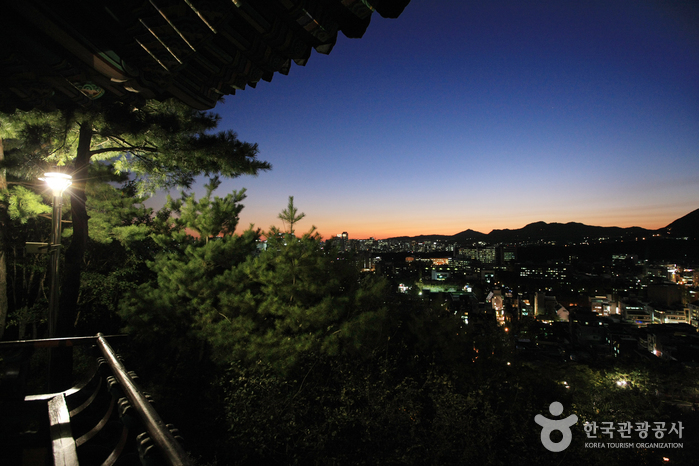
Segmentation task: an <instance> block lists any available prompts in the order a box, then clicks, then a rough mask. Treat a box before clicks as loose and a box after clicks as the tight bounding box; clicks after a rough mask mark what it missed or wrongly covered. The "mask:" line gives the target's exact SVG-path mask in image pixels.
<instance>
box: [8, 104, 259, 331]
mask: <svg viewBox="0 0 699 466" xmlns="http://www.w3.org/2000/svg"><path fill="white" fill-rule="evenodd" d="M219 120H220V117H219V116H218V115H215V114H213V113H206V112H200V111H195V110H192V109H190V108H189V107H186V106H185V105H184V104H182V103H179V102H176V101H167V102H157V101H148V102H147V103H145V104H144V105H143V106H141V107H133V106H130V105H127V104H122V103H116V104H112V105H110V106H108V107H105V108H99V107H95V108H91V109H73V110H71V111H63V112H60V113H50V114H42V113H40V112H36V111H33V112H28V113H23V112H17V113H15V114H14V115H5V116H2V117H1V118H0V128H2V131H0V137H1V136H3V134H4V133H10V130H11V132H12V135H13V136H14V137H17V138H18V139H20V140H21V141H23V143H24V146H25V148H24V154H25V157H24V158H22V159H20V160H22V163H23V164H24V165H27V161H33V162H36V161H37V159H39V160H40V161H41V162H42V163H43V165H44V168H46V167H48V166H50V165H67V166H68V167H69V171H70V173H71V174H72V175H73V185H72V186H71V209H70V210H71V219H72V225H73V234H72V238H71V242H70V245H69V247H68V248H67V249H66V252H65V273H64V280H63V286H62V294H61V300H60V309H61V310H60V314H59V319H58V320H59V322H58V326H57V329H58V330H57V331H58V334H59V335H69V334H71V333H72V326H73V323H74V322H75V317H76V315H75V312H76V303H77V300H78V296H79V290H80V274H81V270H82V263H83V257H84V255H85V247H86V244H87V238H88V217H87V212H86V207H85V203H86V195H85V183H86V181H87V179H88V167H89V165H90V163H91V162H92V161H96V160H103V159H109V160H110V161H111V162H112V163H113V164H114V167H115V169H116V170H117V172H129V173H131V174H132V175H133V176H134V180H133V184H134V186H135V187H136V190H137V192H138V193H145V192H151V191H153V190H154V189H155V188H157V187H166V188H168V187H174V186H183V187H189V186H191V184H192V182H193V180H194V178H195V177H196V176H199V175H221V176H225V177H237V176H239V175H241V174H256V173H258V172H259V171H260V170H267V169H269V168H270V165H269V164H268V163H266V162H262V161H259V160H257V158H256V157H257V154H258V148H257V145H256V144H249V143H245V142H241V141H239V140H238V139H237V136H236V135H235V133H233V132H231V131H223V132H218V133H212V131H213V130H214V129H215V128H216V126H217V125H218V123H219ZM5 137H7V136H5Z"/></svg>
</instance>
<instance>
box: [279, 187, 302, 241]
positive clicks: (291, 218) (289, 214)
mask: <svg viewBox="0 0 699 466" xmlns="http://www.w3.org/2000/svg"><path fill="white" fill-rule="evenodd" d="M296 212H298V209H296V207H294V196H289V205H288V206H287V207H286V209H284V210H282V211H281V212H280V213H279V215H278V216H277V218H279V219H280V220H281V221H282V223H283V224H284V225H286V224H287V223H288V224H289V231H288V232H287V233H289V234H290V235H293V234H294V223H296V222H298V221H299V220H301V219H302V218H304V217H305V216H306V214H304V213H303V212H301V213H300V214H298V215H296Z"/></svg>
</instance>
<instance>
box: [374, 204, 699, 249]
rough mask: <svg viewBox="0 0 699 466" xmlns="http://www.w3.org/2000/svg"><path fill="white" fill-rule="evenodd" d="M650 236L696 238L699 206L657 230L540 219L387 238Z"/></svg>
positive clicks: (502, 240)
mask: <svg viewBox="0 0 699 466" xmlns="http://www.w3.org/2000/svg"><path fill="white" fill-rule="evenodd" d="M653 235H661V236H668V237H674V238H684V237H687V238H693V239H696V238H698V237H699V209H696V210H694V211H692V212H690V213H688V214H687V215H685V216H683V217H680V218H678V219H677V220H675V221H673V222H671V223H670V224H668V225H667V226H666V227H663V228H659V229H657V230H649V229H646V228H641V227H637V226H633V227H627V228H622V227H600V226H594V225H586V224H584V223H580V222H568V223H558V222H553V223H546V222H543V221H538V222H533V223H529V224H527V225H525V226H524V227H522V228H517V229H509V228H506V229H496V230H492V231H491V232H490V233H481V232H479V231H475V230H471V229H467V230H464V231H461V232H459V233H456V234H454V235H418V236H397V237H393V238H387V239H389V240H397V241H419V242H424V241H447V242H448V241H453V242H461V243H463V242H468V241H485V242H489V243H513V242H521V241H528V240H532V241H535V240H550V241H576V240H578V241H579V240H584V239H586V238H624V237H637V238H640V237H648V236H653Z"/></svg>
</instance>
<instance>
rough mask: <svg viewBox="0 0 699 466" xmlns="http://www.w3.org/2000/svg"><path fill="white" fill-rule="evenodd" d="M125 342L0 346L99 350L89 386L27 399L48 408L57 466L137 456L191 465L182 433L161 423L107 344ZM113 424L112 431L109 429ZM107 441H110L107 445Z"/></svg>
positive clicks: (95, 339) (94, 339)
mask: <svg viewBox="0 0 699 466" xmlns="http://www.w3.org/2000/svg"><path fill="white" fill-rule="evenodd" d="M123 337H124V336H123V335H116V336H110V337H105V336H104V335H102V334H100V333H98V334H97V335H95V336H88V337H70V338H51V339H44V340H21V341H12V342H0V350H2V349H7V348H27V347H30V348H52V347H59V346H78V345H94V346H95V347H96V348H97V349H98V350H99V353H98V354H99V357H98V358H97V369H96V371H95V373H94V375H93V377H92V378H91V379H90V380H89V381H87V382H86V383H84V384H82V385H80V386H75V387H73V388H71V389H69V390H65V391H63V392H59V393H46V394H40V395H29V396H26V397H24V403H28V404H32V405H33V404H37V403H38V404H43V403H46V411H44V412H45V413H46V415H47V420H48V424H49V432H50V438H51V451H52V456H53V463H54V465H57V466H58V465H60V466H77V465H79V464H80V462H81V461H82V462H83V464H87V465H92V464H101V465H103V466H111V465H113V464H115V463H116V461H117V460H119V459H120V458H122V459H123V458H124V457H126V456H130V457H131V458H132V459H134V460H135V458H136V457H137V458H138V459H139V460H140V463H141V464H144V465H146V464H147V465H158V464H166V465H172V466H185V465H191V464H192V463H191V460H190V458H189V456H188V455H187V453H186V452H185V451H184V449H183V448H182V445H181V444H180V441H179V440H181V439H179V436H178V432H177V430H176V429H174V427H173V426H172V425H169V424H165V422H164V421H163V420H162V419H161V417H160V415H159V414H158V412H157V411H156V410H155V408H154V407H153V405H152V400H151V399H150V397H149V396H148V395H147V394H146V393H144V392H143V391H142V390H141V388H140V387H139V386H138V384H137V379H138V377H137V376H136V375H135V374H134V373H133V372H129V371H127V370H126V367H124V364H123V362H122V361H121V360H120V358H119V357H118V356H117V354H116V353H115V352H114V350H113V349H112V347H111V346H110V344H109V343H108V342H107V340H108V339H112V340H114V339H120V338H123ZM115 421H119V423H120V425H121V428H120V432H118V433H116V432H112V433H109V434H105V431H106V430H113V429H112V427H113V426H114V424H115ZM108 425H110V426H111V427H110V429H105V427H106V426H108ZM98 434H100V435H99V436H98ZM114 434H116V435H114ZM98 437H99V440H98ZM107 437H110V439H109V440H105V438H107ZM178 439H179V440H178ZM98 444H99V445H98ZM90 446H93V448H92V449H91V448H90ZM107 450H110V451H109V452H107ZM122 462H127V463H128V461H122Z"/></svg>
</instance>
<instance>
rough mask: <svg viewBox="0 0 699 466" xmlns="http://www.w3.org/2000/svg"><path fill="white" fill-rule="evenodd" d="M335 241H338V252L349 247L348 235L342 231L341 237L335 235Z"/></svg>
mask: <svg viewBox="0 0 699 466" xmlns="http://www.w3.org/2000/svg"><path fill="white" fill-rule="evenodd" d="M337 239H338V240H339V241H340V251H342V252H345V251H347V247H348V246H349V235H348V234H347V232H346V231H343V232H342V234H341V235H337Z"/></svg>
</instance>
